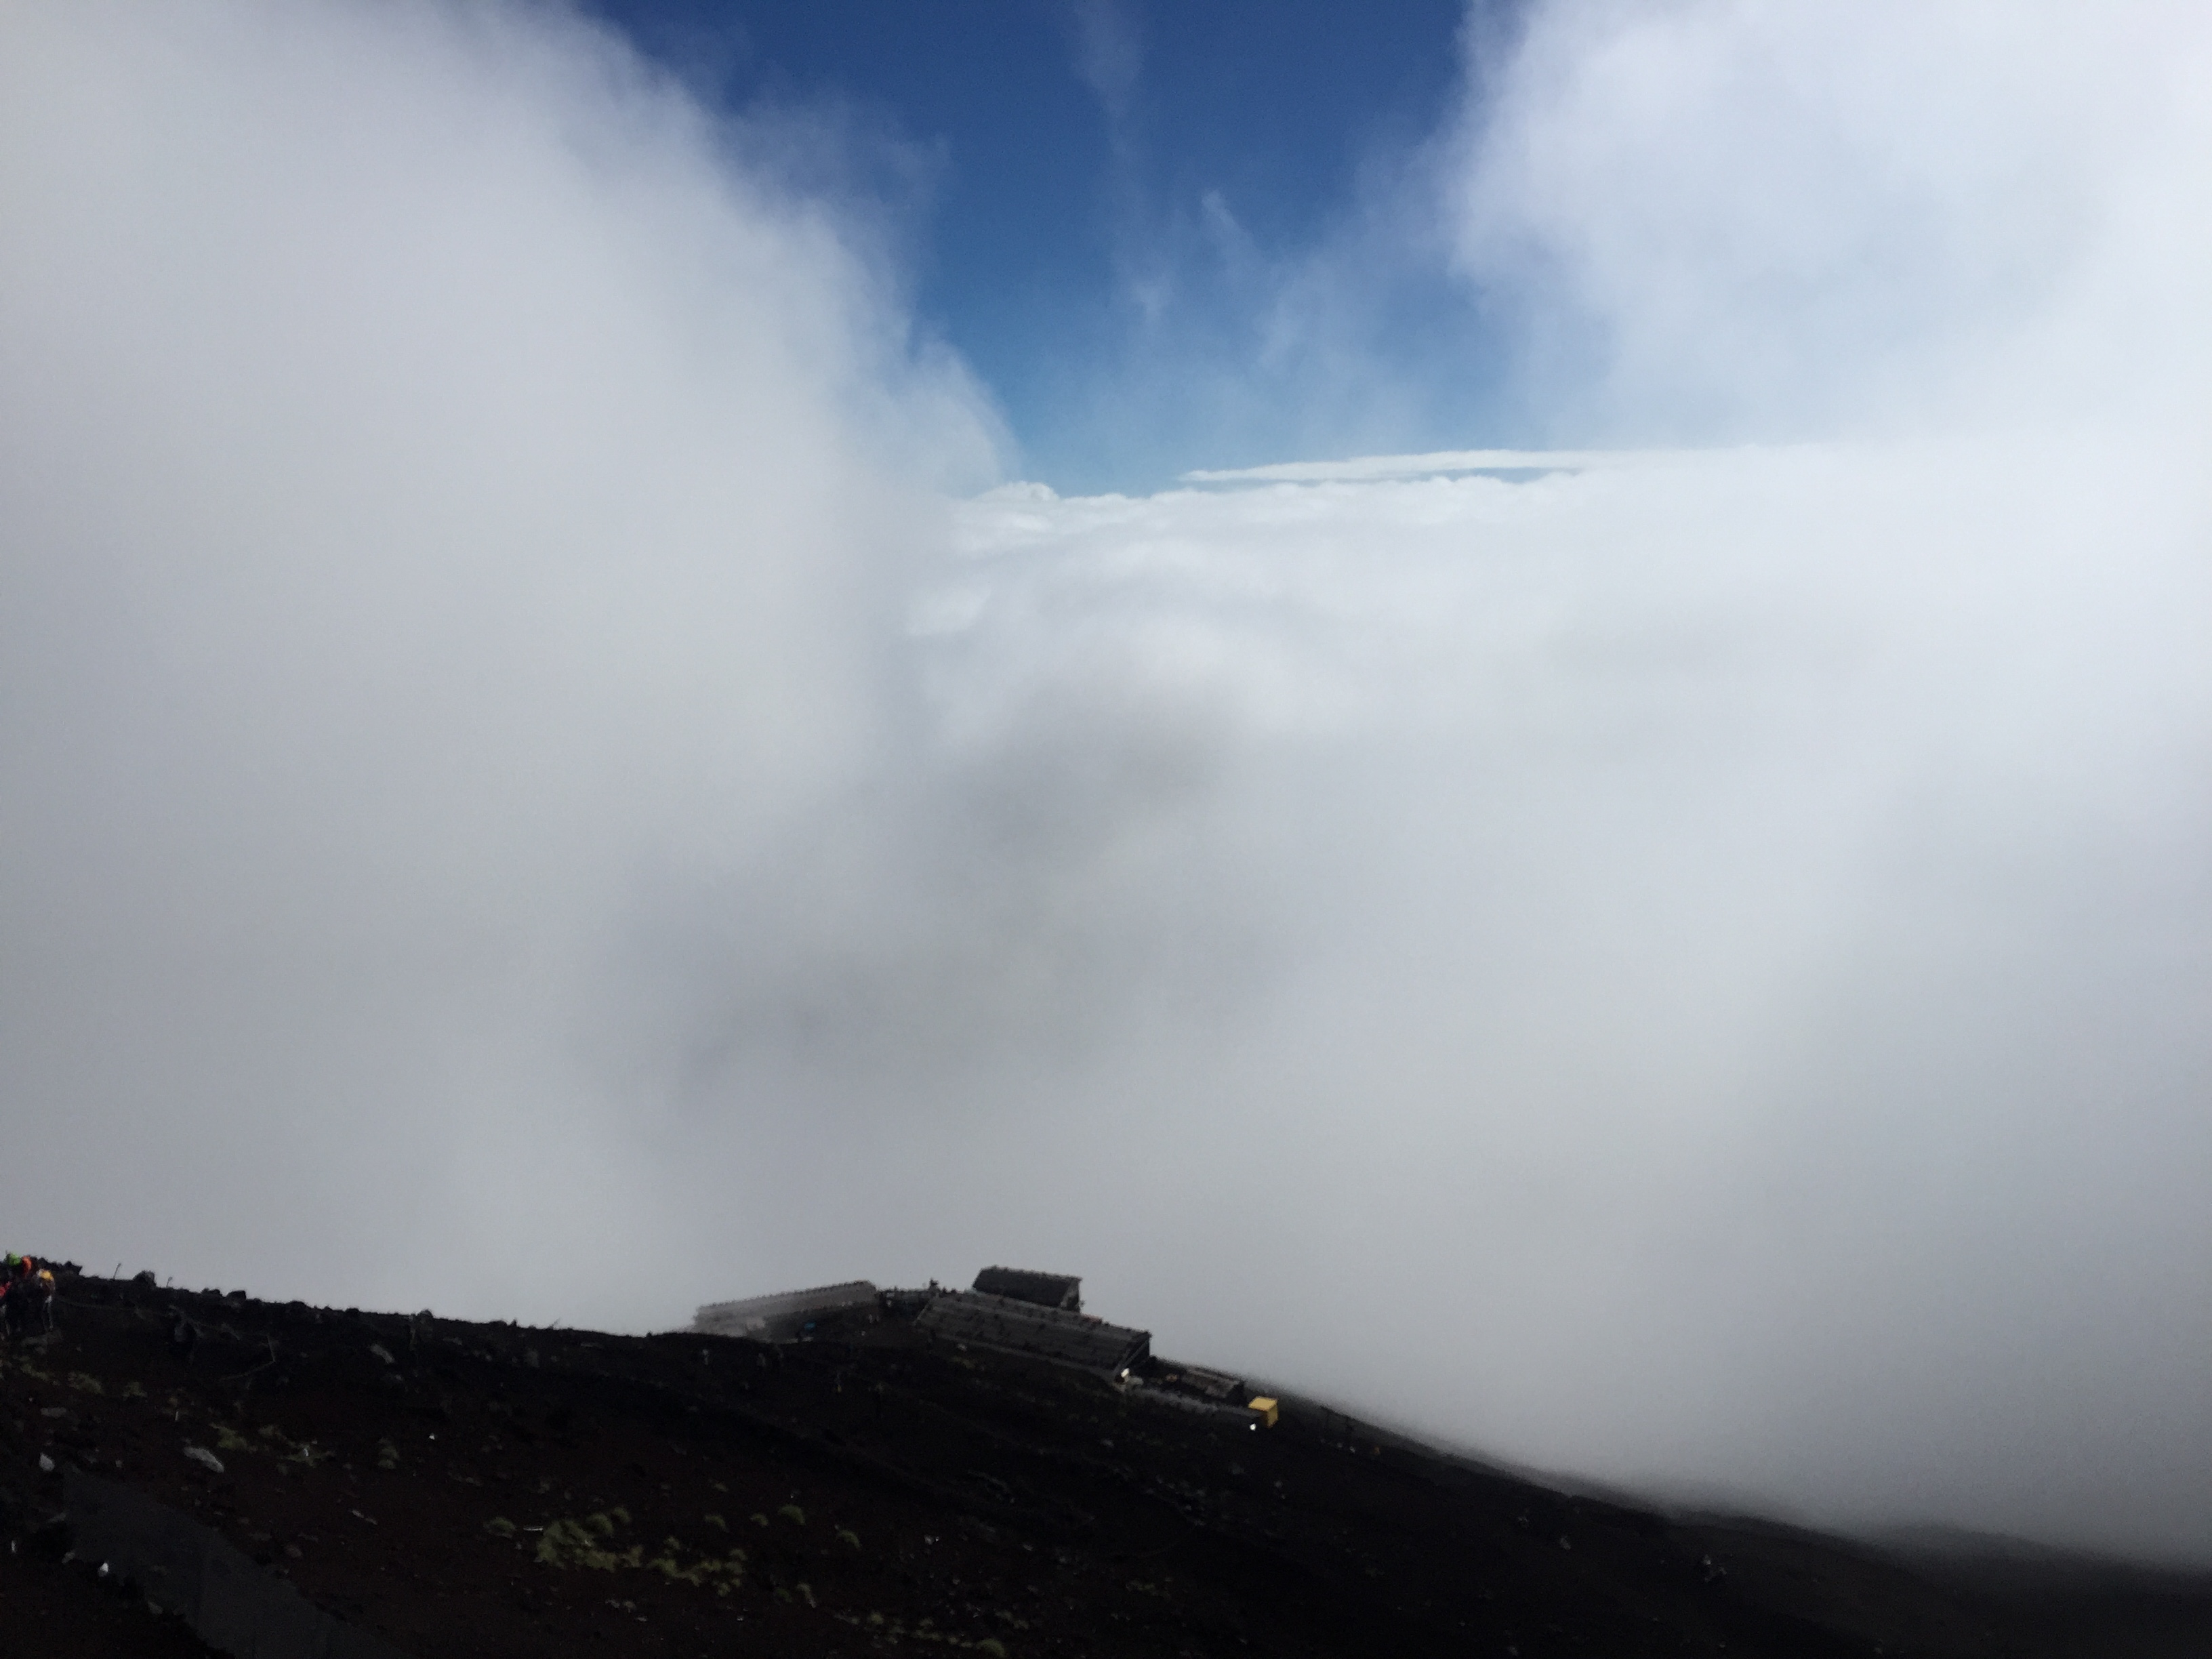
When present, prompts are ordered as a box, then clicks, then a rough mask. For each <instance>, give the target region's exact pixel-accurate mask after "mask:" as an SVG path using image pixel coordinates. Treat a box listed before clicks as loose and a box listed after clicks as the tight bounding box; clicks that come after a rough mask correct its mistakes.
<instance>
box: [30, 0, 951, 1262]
mask: <svg viewBox="0 0 2212 1659" xmlns="http://www.w3.org/2000/svg"><path fill="white" fill-rule="evenodd" d="M0 28H4V42H5V44H4V46H0V227H4V231H0V239H4V241H5V244H6V246H7V247H8V249H9V253H8V257H7V258H6V259H5V261H4V262H0V356H4V362H5V368H4V371H3V372H0V518H4V520H5V521H6V522H7V524H8V525H9V532H8V536H7V538H6V552H5V562H4V565H0V584H4V586H0V707H4V708H5V709H6V711H7V714H6V715H5V717H4V724H0V757H3V758H0V767H4V770H5V772H6V774H7V775H8V777H9V789H8V791H7V795H6V806H5V808H4V809H0V811H3V812H4V816H0V836H3V837H4V846H5V849H6V853H5V859H4V863H5V866H6V870H5V874H4V875H0V906H4V913H5V917H6V921H5V927H4V938H5V945H4V947H0V981H4V988H0V1009H4V1018H5V1020H6V1024H7V1030H8V1038H7V1041H6V1042H5V1044H4V1045H0V1046H4V1049H5V1059H4V1060H0V1067H4V1084H3V1085H0V1086H4V1090H5V1092H6V1095H7V1097H8V1098H9V1100H10V1101H11V1102H12V1103H14V1105H13V1108H12V1109H14V1110H15V1111H17V1112H18V1113H21V1114H23V1115H37V1116H39V1117H40V1118H43V1119H45V1120H47V1121H52V1122H53V1123H55V1124H57V1125H59V1124H66V1125H68V1126H70V1134H71V1135H72V1136H73V1137H75V1139H74V1141H73V1144H74V1145H75V1146H77V1147H78V1148H80V1149H81V1152H80V1154H78V1155H81V1156H82V1157H83V1158H86V1159H87V1160H88V1176H87V1178H85V1179H83V1180H81V1181H74V1182H69V1183H66V1185H65V1186H57V1185H55V1184H53V1183H50V1182H47V1181H46V1179H45V1177H44V1176H42V1175H41V1173H40V1170H41V1168H42V1167H43V1166H42V1164H40V1162H38V1161H33V1162H31V1163H25V1164H18V1165H17V1166H15V1169H14V1171H13V1175H12V1177H11V1178H10V1179H9V1185H8V1188H7V1198H8V1208H9V1215H10V1225H11V1226H15V1227H18V1228H21V1229H23V1230H24V1231H25V1232H26V1234H27V1236H34V1237H45V1238H47V1239H49V1240H50V1241H56V1242H58V1240H60V1239H61V1238H64V1237H66V1238H69V1239H70V1240H73V1241H74V1240H84V1241H88V1244H87V1248H89V1249H102V1248H105V1247H106V1246H108V1245H109V1244H110V1243H112V1246H113V1248H115V1249H117V1250H118V1253H127V1254H129V1255H131V1256H132V1257H134V1258H137V1259H141V1260H145V1261H153V1262H158V1263H161V1264H163V1265H165V1266H170V1267H175V1268H176V1269H178V1270H179V1271H184V1272H187V1273H191V1272H212V1271H215V1270H216V1268H217V1267H221V1268H222V1270H223V1271H225V1272H228V1273H239V1272H242V1271H244V1270H246V1268H247V1267H252V1269H254V1270H255V1271H256V1272H257V1273H258V1275H259V1276H260V1277H261V1278H262V1279H263V1280H264V1282H265V1283H268V1284H269V1285H270V1288H271V1289H276V1288H280V1287H281V1288H283V1289H285V1290H288V1291H296V1292H299V1293H309V1292H311V1291H313V1292H315V1293H321V1294H329V1295H338V1296H347V1297H352V1296H360V1297H372V1296H377V1295H381V1296H383V1297H398V1296H400V1295H401V1294H402V1293H403V1292H402V1289H401V1287H402V1286H405V1287H406V1292H407V1293H410V1294H413V1295H415V1296H418V1297H419V1296H420V1295H421V1294H422V1289H420V1288H417V1286H418V1285H421V1283H422V1281H423V1280H425V1279H428V1280H430V1281H431V1282H432V1283H435V1282H436V1281H437V1280H438V1279H439V1277H440V1276H441V1273H444V1272H446V1270H445V1269H441V1267H439V1266H438V1264H439V1263H440V1262H441V1261H442V1262H444V1263H447V1264H449V1266H450V1264H454V1263H459V1262H466V1263H468V1264H470V1265H469V1266H468V1267H452V1268H451V1278H452V1279H453V1281H454V1283H455V1284H456V1285H457V1286H459V1285H484V1284H486V1283H489V1282H505V1283H507V1284H509V1285H512V1284H513V1283H515V1282H516V1281H517V1280H520V1281H524V1282H526V1283H529V1282H534V1283H536V1284H538V1285H539V1286H540V1293H550V1291H553V1289H554V1288H555V1285H556V1282H557V1275H556V1274H552V1273H548V1272H547V1268H548V1267H549V1265H550V1264H549V1261H548V1258H547V1253H546V1246H547V1244H548V1242H549V1240H550V1238H551V1237H553V1236H554V1235H555V1233H556V1231H557V1230H558V1229H559V1228H561V1227H562V1226H566V1225H574V1227H576V1228H577V1229H578V1230H579V1231H580V1232H582V1233H586V1234H590V1233H592V1232H596V1231H599V1230H601V1229H602V1228H605V1227H607V1226H610V1225H616V1223H615V1218H618V1217H619V1218H625V1219H624V1221H623V1224H622V1225H639V1226H644V1225H647V1220H646V1218H647V1215H648V1213H649V1207H650V1200H649V1199H647V1198H644V1197H641V1196H640V1190H641V1189H640V1187H639V1185H638V1183H639V1182H643V1181H646V1180H647V1179H648V1178H649V1176H650V1171H641V1167H640V1166H639V1164H638V1163H637V1161H636V1158H635V1154H634V1150H633V1149H632V1148H631V1147H630V1146H629V1144H628V1142H627V1141H626V1139H625V1136H626V1135H627V1133H628V1127H627V1126H626V1124H625V1122H624V1115H625V1114H626V1113H627V1112H628V1111H629V1106H630V1103H629V1102H628V1101H627V1100H625V1099H624V1098H623V1097H622V1095H621V1093H620V1091H619V1090H617V1089H610V1088H609V1087H608V1086H607V1085H606V1081H605V1079H603V1078H597V1077H592V1076H589V1075H587V1074H586V1073H587V1072H588V1067H587V1066H586V1064H585V1063H584V1060H583V1059H582V1058H581V1057H580V1054H579V1047H580V1039H579V1038H578V1036H577V1035H576V1034H577V1033H578V1032H579V1031H580V1030H582V1029H583V1028H584V1027H585V1026H586V1024H588V1018H589V1015H590V1011H591V1010H592V1008H593V1007H594V1006H596V1005H597V1004H598V1003H599V1000H601V996H600V991H601V987H603V984H604V980H605V963H604V962H603V960H602V958H603V957H604V954H605V951H606V949H607V943H606V941H607V939H608V938H609V936H610V935H611V933H618V932H619V931H620V929H619V926H618V921H617V919H618V918H619V916H620V915H623V914H624V913H625V912H626V910H627V908H629V905H630V904H631V902H633V898H634V890H635V889H636V888H637V887H638V886H639V885H640V884H643V883H648V882H649V881H650V880H651V879H652V878H653V874H654V872H656V871H657V870H659V868H661V867H663V866H676V867H682V868H690V867H694V866H698V865H699V864H701V863H702V861H704V862H709V863H714V864H715V865H717V866H720V864H723V863H726V862H729V861H742V860H743V859H744V857H746V856H747V854H748V851H749V849H754V850H757V848H760V847H762V846H763V845H765V844H769V843H772V842H774V840H775V838H776V837H777V836H781V835H783V834H786V833H788V832H789V826H790V824H791V823H793V821H794V819H795V818H803V817H805V815H806V813H807V812H808V811H809V810H810V803H811V802H814V801H817V800H818V799H821V798H822V797H823V795H824V793H834V792H836V791H838V790H842V788H844V787H846V786H847V784H848V781H849V779H850V778H851V777H852V776H853V775H854V774H855V773H856V772H859V771H865V770H866V769H869V768H871V767H872V766H873V765H874V763H875V759H874V757H875V756H876V755H877V753H878V750H879V749H880V746H881V744H882V743H883V741H884V736H885V732H884V719H885V716H884V708H883V705H882V683H883V680H884V674H885V671H886V657H885V654H884V653H885V652H886V651H887V650H888V649H889V648H890V644H891V642H893V641H896V637H897V634H896V629H897V626H898V623H899V620H900V615H901V607H902V605H903V602H904V599H903V595H904V586H905V583H906V581H907V580H908V575H909V573H910V570H911V568H912V562H913V561H914V560H915V558H917V557H919V556H922V555H923V554H925V553H926V552H927V550H928V548H929V547H930V545H931V544H932V541H933V538H935V537H937V536H938V535H939V534H941V530H940V528H939V526H942V524H943V522H944V519H943V510H942V508H941V507H940V506H939V504H938V501H937V498H936V496H935V495H933V491H932V489H931V485H932V484H933V482H934V481H935V480H936V479H937V478H938V477H941V476H943V475H944V474H945V473H947V472H950V473H952V474H955V475H962V474H964V475H965V476H967V477H974V476H975V474H976V472H977V471H979V469H981V468H987V465H988V456H989V442H988V431H987V424H986V423H985V422H984V421H983V419H982V418H981V416H980V415H979V414H978V412H977V408H978V405H977V404H976V401H975V399H974V398H972V397H971V396H970V394H969V392H968V390H967V388H966V387H965V386H964V385H963V382H962V381H961V380H960V379H959V378H958V376H957V373H956V372H953V371H950V370H945V369H942V368H928V367H922V368H916V367H915V366H913V365H912V364H910V363H908V362H906V361H905V360H904V358H903V357H902V355H901V354H902V348H901V345H900V325H899V322H898V319H896V316H895V315H890V314H888V313H885V312H884V310H883V308H882V305H883V302H882V297H881V296H882V285H881V283H879V282H878V279H877V277H876V276H875V274H874V273H873V272H872V270H870V269H869V268H867V267H866V265H865V264H863V263H862V262H861V261H860V260H859V259H857V258H855V257H854V255H853V254H852V253H851V252H849V251H848V246H847V242H846V239H845V238H844V236H843V234H842V230H841V228H840V226H839V224H838V223H837V222H835V221H834V220H832V219H831V218H829V217H828V216H824V215H823V213H821V212H820V211H818V210H816V209H814V208H812V207H811V206H810V205H809V204H807V203H805V201H802V200H798V199H795V198H793V197H789V196H787V194H785V193H784V192H783V191H781V189H780V187H779V186H778V185H777V184H776V183H775V180H774V179H772V178H769V177H768V176H765V175H764V174H763V173H761V172H759V171H758V170H757V169H755V168H753V167H750V165H749V164H748V161H747V160H746V159H745V156H744V153H743V151H742V149H741V144H742V134H741V133H740V134H737V135H732V134H729V133H726V132H724V131H718V130H717V129H715V128H714V126H712V125H710V124H709V123H708V121H707V120H706V119H705V118H703V117H702V115H701V114H700V113H699V112H698V111H697V110H696V108H695V107H694V106H692V105H691V104H690V102H689V101H688V100H686V99H685V98H684V96H682V95H681V94H679V93H678V92H677V91H676V90H674V89H673V88H671V87H669V86H667V85H665V84H663V83H661V82H659V81H657V80H656V79H655V78H654V77H653V76H652V75H651V74H650V73H648V72H647V70H645V69H644V68H642V67H641V65H640V64H639V63H638V62H637V61H636V60H635V58H632V57H631V56H630V55H629V53H628V52H626V51H625V50H623V48H622V47H621V46H619V45H618V44H617V43H616V42H615V41H613V40H611V39H610V38H607V37H605V36H603V35H600V34H599V33H594V32H593V31H592V30H590V29H589V28H587V27H586V26H584V25H582V24H581V23H579V22H575V21H571V20H569V19H568V18H567V17H566V16H565V15H562V14H557V13H550V12H547V11H544V10H538V9H516V8H512V7H506V6H471V7H467V8H463V7H458V6H445V5H434V4H400V5H392V6H386V5H366V4H363V5H354V4H345V3H338V4H325V5H318V6H313V7H302V8H296V9H286V10H283V11H282V12H279V13H271V12H268V11H264V10H260V9H250V8H237V7H224V6H212V5H180V6H175V7H167V8H164V9H161V11H160V12H159V13H158V14H153V13H146V12H143V11H141V10H139V9H134V8H127V7H120V6H96V5H88V6H81V7H70V8H67V9H61V10H56V9H49V8H41V7H33V6H11V7H9V8H8V9H7V10H6V12H5V14H4V17H3V18H0ZM733 145H734V146H739V148H738V149H734V150H733V148H732V147H733ZM94 1170H96V1171H98V1173H97V1174H96V1175H95V1174H93V1173H90V1171H94ZM407 1238H411V1239H413V1240H414V1241H415V1242H414V1243H406V1244H401V1243H397V1242H396V1241H398V1240H400V1239H407ZM103 1265H105V1264H104V1263H103ZM278 1279H283V1280H284V1282H283V1283H282V1285H281V1286H280V1285H279V1284H278V1283H276V1281H277V1280H278ZM463 1293H465V1292H463Z"/></svg>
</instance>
